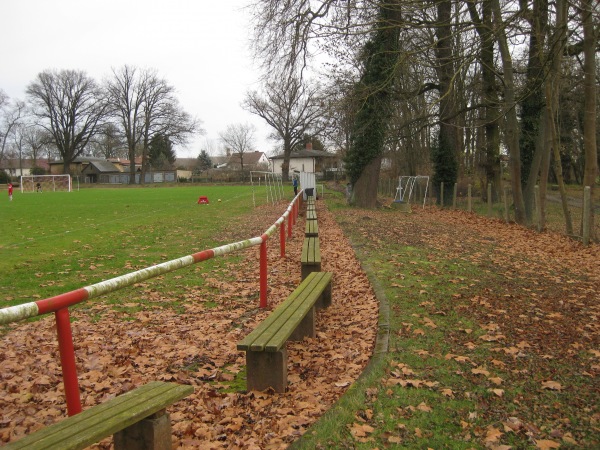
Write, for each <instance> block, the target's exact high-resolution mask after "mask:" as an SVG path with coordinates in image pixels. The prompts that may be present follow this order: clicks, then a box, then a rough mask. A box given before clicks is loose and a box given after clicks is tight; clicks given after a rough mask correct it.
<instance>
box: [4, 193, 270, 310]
mask: <svg viewBox="0 0 600 450" xmlns="http://www.w3.org/2000/svg"><path fill="white" fill-rule="evenodd" d="M200 195H206V196H208V198H209V200H210V204H209V205H199V204H197V201H198V197H199V196H200ZM218 199H221V202H218ZM256 201H257V203H264V202H265V201H266V197H265V195H264V192H259V189H257V192H256ZM252 208H253V193H252V187H250V186H193V187H187V186H185V187H184V186H177V187H159V188H157V187H148V188H127V187H123V188H113V189H102V188H93V189H82V190H80V191H75V192H70V193H69V192H44V193H42V194H37V193H29V194H21V193H20V192H15V195H14V200H13V201H12V202H9V201H8V199H4V201H3V202H2V203H0V217H1V218H2V220H1V222H0V252H1V254H2V259H0V307H6V306H10V305H14V304H19V303H24V302H29V301H33V300H37V299H42V298H47V297H51V296H53V295H57V294H60V293H63V292H68V291H70V290H73V289H77V288H80V287H83V286H87V285H90V284H93V283H97V282H99V281H102V280H105V279H109V278H113V277H116V276H119V275H123V274H125V273H128V272H132V271H134V270H138V269H141V268H144V267H148V266H151V265H154V264H158V263H161V262H164V261H167V260H170V259H174V258H178V257H181V256H185V255H189V254H191V253H194V252H197V251H201V250H205V249H209V248H213V247H215V246H218V245H222V244H226V243H228V242H223V241H219V240H218V239H215V236H216V235H218V234H219V233H223V232H224V231H226V230H227V229H228V225H233V226H236V227H237V225H236V221H237V220H238V219H237V218H238V217H239V216H240V215H241V214H243V213H244V212H248V211H249V210H251V209H252ZM229 228H233V227H232V226H229ZM265 228H266V227H265ZM252 236H253V235H248V236H244V237H252ZM208 263H210V264H215V263H214V262H208ZM183 270H186V269H183ZM187 278H188V280H186V277H182V279H180V280H178V281H177V283H173V287H174V288H179V289H183V288H185V284H186V283H191V282H194V283H198V280H197V279H189V278H190V277H187ZM196 278H197V277H196ZM175 284H176V285H177V286H175Z"/></svg>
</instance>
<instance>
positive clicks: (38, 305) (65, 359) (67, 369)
mask: <svg viewBox="0 0 600 450" xmlns="http://www.w3.org/2000/svg"><path fill="white" fill-rule="evenodd" d="M302 192H303V191H300V192H299V193H298V195H297V196H296V197H294V199H293V200H292V202H291V203H290V204H289V205H288V207H287V209H286V211H285V212H284V213H283V214H282V215H281V216H280V217H279V219H277V221H275V223H273V224H272V225H271V226H270V227H269V228H268V229H267V230H266V231H265V232H264V233H263V234H262V235H260V236H257V237H253V238H250V239H246V240H243V241H239V242H234V243H231V244H226V245H222V246H220V247H215V248H212V249H209V250H204V251H201V252H197V253H194V254H191V255H187V256H183V257H181V258H177V259H173V260H171V261H167V262H164V263H162V264H158V265H155V266H151V267H147V268H145V269H141V270H137V271H135V272H131V273H128V274H125V275H122V276H119V277H115V278H111V279H109V280H106V281H101V282H100V283H96V284H93V285H91V286H86V287H83V288H80V289H76V290H74V291H70V292H67V293H64V294H60V295H57V296H54V297H50V298H46V299H43V300H38V301H35V302H29V303H23V304H21V305H16V306H11V307H8V308H3V309H0V325H5V324H9V323H13V322H18V321H20V320H23V319H27V318H31V317H36V316H41V315H44V314H49V313H51V312H53V313H54V315H55V320H56V328H57V333H58V346H59V352H60V361H61V367H62V373H63V383H64V386H65V397H66V400H67V412H68V414H69V415H70V416H72V415H74V414H77V413H79V412H81V398H80V393H79V382H78V379H77V368H76V364H75V348H74V345H73V333H72V330H71V320H70V315H69V306H73V305H76V304H78V303H81V302H83V301H84V300H88V299H91V298H95V297H99V296H101V295H104V294H108V293H110V292H115V291H118V290H120V289H123V288H125V287H127V286H131V285H133V284H135V283H139V282H141V281H144V280H148V279H150V278H155V277H157V276H159V275H162V274H164V273H168V272H173V271H175V270H178V269H181V268H183V267H187V266H190V265H192V264H196V263H199V262H201V261H206V260H207V259H211V258H213V257H215V256H222V255H225V254H227V253H231V252H234V251H237V250H241V249H244V248H248V247H252V246H256V245H260V257H259V259H260V260H259V267H260V295H259V299H260V300H259V301H260V305H259V306H260V307H262V308H265V307H266V306H267V239H268V238H269V237H271V236H272V235H273V234H274V233H275V231H276V230H277V229H279V246H280V251H281V256H282V257H284V256H285V239H286V235H287V237H288V238H291V237H292V228H293V226H294V225H295V224H296V221H297V218H298V212H299V209H300V202H301V201H302ZM286 219H287V223H288V226H287V234H286V226H285V224H286Z"/></svg>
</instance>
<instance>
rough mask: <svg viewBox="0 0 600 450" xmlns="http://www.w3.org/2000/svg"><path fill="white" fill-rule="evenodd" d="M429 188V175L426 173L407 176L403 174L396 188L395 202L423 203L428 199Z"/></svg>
mask: <svg viewBox="0 0 600 450" xmlns="http://www.w3.org/2000/svg"><path fill="white" fill-rule="evenodd" d="M428 189H429V177H428V176H425V175H417V176H407V175H401V176H400V177H399V178H398V187H397V188H396V196H395V197H394V201H395V202H401V203H411V202H414V203H421V202H422V203H423V208H425V202H426V201H427V191H428Z"/></svg>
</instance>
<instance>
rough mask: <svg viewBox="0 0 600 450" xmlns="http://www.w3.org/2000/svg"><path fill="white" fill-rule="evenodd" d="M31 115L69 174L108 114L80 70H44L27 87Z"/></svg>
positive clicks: (91, 82)
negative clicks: (48, 139)
mask: <svg viewBox="0 0 600 450" xmlns="http://www.w3.org/2000/svg"><path fill="white" fill-rule="evenodd" d="M27 95H28V97H29V99H30V101H31V104H32V106H33V114H34V115H35V117H37V118H38V119H39V124H40V126H42V127H43V128H44V129H45V130H46V131H48V133H50V135H51V136H52V139H53V141H54V144H55V145H56V147H57V149H58V151H59V153H60V156H61V157H62V160H63V170H64V172H65V173H69V169H70V165H71V162H72V161H74V160H75V158H77V157H78V156H79V155H81V154H82V153H83V151H84V150H85V147H86V146H87V145H88V143H89V142H90V140H91V139H92V137H93V136H94V135H95V134H96V133H97V132H98V130H99V127H100V125H101V123H102V121H103V120H104V118H105V117H106V114H107V112H108V104H107V103H106V101H105V99H104V97H103V94H102V92H101V91H100V89H99V88H98V86H97V84H96V82H95V81H94V79H93V78H90V77H89V76H88V75H87V74H86V73H85V72H83V71H76V70H61V71H50V70H47V71H44V72H41V73H40V74H38V76H37V78H36V80H35V81H34V82H32V83H31V84H30V85H29V86H28V87H27Z"/></svg>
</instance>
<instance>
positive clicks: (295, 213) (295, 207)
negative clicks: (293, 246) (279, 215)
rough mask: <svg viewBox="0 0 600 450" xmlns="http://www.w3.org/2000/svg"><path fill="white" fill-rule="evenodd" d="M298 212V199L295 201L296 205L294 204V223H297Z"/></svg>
mask: <svg viewBox="0 0 600 450" xmlns="http://www.w3.org/2000/svg"><path fill="white" fill-rule="evenodd" d="M297 214H298V201H297V200H296V201H295V202H294V206H292V225H296V216H297Z"/></svg>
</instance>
